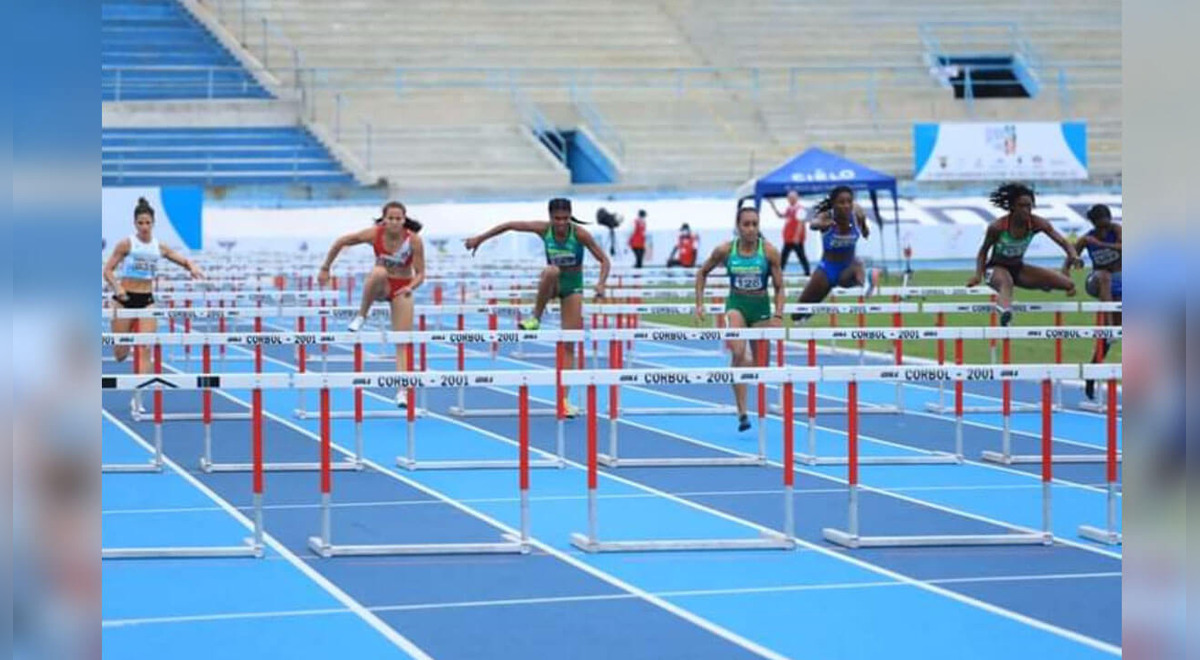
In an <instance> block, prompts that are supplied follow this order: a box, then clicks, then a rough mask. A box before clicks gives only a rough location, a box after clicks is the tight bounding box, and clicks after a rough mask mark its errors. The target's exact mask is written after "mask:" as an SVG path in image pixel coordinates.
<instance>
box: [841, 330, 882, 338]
mask: <svg viewBox="0 0 1200 660" xmlns="http://www.w3.org/2000/svg"><path fill="white" fill-rule="evenodd" d="M850 338H851V339H887V338H888V337H887V332H886V331H883V330H851V331H850Z"/></svg>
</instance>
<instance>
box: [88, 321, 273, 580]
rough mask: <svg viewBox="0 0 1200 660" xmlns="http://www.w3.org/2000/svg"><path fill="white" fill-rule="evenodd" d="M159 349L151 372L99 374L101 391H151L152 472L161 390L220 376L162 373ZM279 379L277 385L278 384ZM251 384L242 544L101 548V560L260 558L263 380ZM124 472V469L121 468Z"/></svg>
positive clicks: (158, 452)
mask: <svg viewBox="0 0 1200 660" xmlns="http://www.w3.org/2000/svg"><path fill="white" fill-rule="evenodd" d="M161 351H162V348H161V346H159V345H155V352H156V353H159V354H160V355H158V356H156V359H155V373H154V374H153V375H152V376H150V375H140V374H135V375H124V374H122V375H119V376H101V378H100V388H101V390H125V391H135V392H136V391H142V390H145V389H147V388H149V389H152V390H153V391H154V410H155V420H154V436H155V442H154V445H155V447H154V451H155V463H156V464H157V466H158V469H157V470H154V471H155V472H159V471H161V470H162V465H163V464H164V459H163V457H162V422H163V420H162V416H161V415H162V391H163V389H164V388H168V389H173V390H174V389H208V388H211V387H217V386H219V383H220V379H219V377H215V376H209V375H189V376H178V375H174V374H171V375H164V374H163V373H162V368H161V365H162V361H161ZM281 383H282V381H280V382H279V383H277V384H281ZM247 385H253V386H254V390H253V394H252V404H251V410H252V412H251V417H250V419H251V454H252V456H253V462H252V472H253V475H254V476H253V480H252V489H253V492H254V504H253V506H254V515H253V522H254V524H253V531H252V535H251V537H250V538H247V539H246V540H245V542H244V544H243V545H236V546H158V547H143V548H101V551H100V557H101V559H183V558H216V557H262V556H263V483H264V480H263V461H262V456H263V453H262V443H263V437H262V389H261V386H262V383H261V382H260V381H249V382H247ZM121 471H124V470H121Z"/></svg>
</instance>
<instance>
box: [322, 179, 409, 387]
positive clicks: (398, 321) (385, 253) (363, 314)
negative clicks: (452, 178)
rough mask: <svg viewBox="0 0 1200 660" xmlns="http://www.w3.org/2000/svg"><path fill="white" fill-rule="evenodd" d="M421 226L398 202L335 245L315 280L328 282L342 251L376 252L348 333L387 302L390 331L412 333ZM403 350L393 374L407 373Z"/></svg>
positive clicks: (338, 240)
mask: <svg viewBox="0 0 1200 660" xmlns="http://www.w3.org/2000/svg"><path fill="white" fill-rule="evenodd" d="M419 231H421V223H419V222H417V221H416V220H414V219H412V218H409V217H408V215H407V209H405V208H404V205H403V204H401V203H400V202H388V203H387V204H385V205H384V207H383V215H382V216H381V217H380V219H379V220H377V221H376V223H375V226H374V227H370V228H368V229H363V230H362V231H356V232H353V233H350V234H346V235H345V236H342V237H341V238H339V239H337V240H336V241H334V243H333V246H332V247H330V248H329V254H328V255H327V256H326V257H325V263H324V264H322V266H321V272H320V273H319V274H318V276H317V280H318V281H319V282H320V283H321V284H325V283H326V282H328V281H329V269H330V267H331V266H333V262H334V260H335V259H337V256H338V253H340V252H341V251H342V248H345V247H349V246H352V245H361V244H364V243H370V244H371V247H372V249H373V250H374V251H375V267H374V268H372V269H371V273H370V274H369V275H367V280H366V282H365V283H364V284H363V293H362V303H361V304H360V306H359V309H358V316H356V317H354V320H353V321H351V322H350V325H349V326H347V328H346V329H347V330H349V331H351V332H358V330H359V328H361V327H362V324H363V322H364V321H365V320H366V318H367V313H368V312H370V311H371V304H372V303H374V302H375V301H377V300H379V301H388V302H389V303H390V304H391V306H392V330H412V325H413V296H412V294H413V291H414V290H415V289H416V288H417V287H419V286H421V283H422V282H424V281H425V245H424V243H422V241H421V237H420V236H418V235H417V232H419ZM402 349H403V346H400V345H397V346H396V370H397V371H406V370H407V367H408V364H407V360H406V359H405V356H406V351H405V350H402ZM404 396H405V391H404V389H403V388H401V389H400V390H398V391H397V393H396V403H397V405H400V406H403V405H404V402H405V398H404Z"/></svg>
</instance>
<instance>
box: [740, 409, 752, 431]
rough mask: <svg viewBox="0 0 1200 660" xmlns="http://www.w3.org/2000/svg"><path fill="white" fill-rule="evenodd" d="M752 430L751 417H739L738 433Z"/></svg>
mask: <svg viewBox="0 0 1200 660" xmlns="http://www.w3.org/2000/svg"><path fill="white" fill-rule="evenodd" d="M749 430H750V416H749V415H747V414H746V413H742V414H740V415H738V432H742V431H749Z"/></svg>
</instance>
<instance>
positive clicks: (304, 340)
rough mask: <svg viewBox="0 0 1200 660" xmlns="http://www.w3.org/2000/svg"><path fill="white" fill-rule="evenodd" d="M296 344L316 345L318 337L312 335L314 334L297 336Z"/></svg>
mask: <svg viewBox="0 0 1200 660" xmlns="http://www.w3.org/2000/svg"><path fill="white" fill-rule="evenodd" d="M296 343H297V344H315V343H317V336H316V335H312V334H300V335H296Z"/></svg>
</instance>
